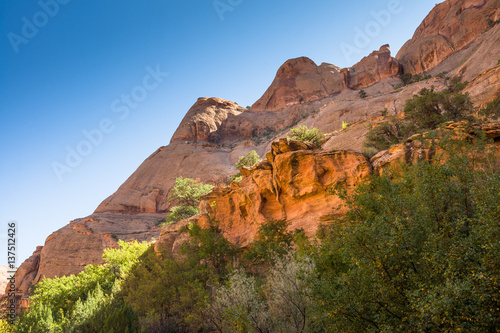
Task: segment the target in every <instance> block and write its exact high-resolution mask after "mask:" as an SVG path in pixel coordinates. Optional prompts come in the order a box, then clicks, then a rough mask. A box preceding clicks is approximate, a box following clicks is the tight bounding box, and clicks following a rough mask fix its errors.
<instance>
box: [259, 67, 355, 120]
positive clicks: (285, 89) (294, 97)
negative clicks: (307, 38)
mask: <svg viewBox="0 0 500 333" xmlns="http://www.w3.org/2000/svg"><path fill="white" fill-rule="evenodd" d="M344 88H345V86H344V83H343V81H342V76H341V75H340V68H338V67H336V66H334V65H330V64H322V65H321V66H317V65H316V64H315V63H314V61H312V60H311V59H309V58H306V57H301V58H296V59H291V60H288V61H287V62H285V63H284V64H283V65H282V66H281V67H280V68H279V69H278V72H277V73H276V77H275V79H274V81H273V82H272V83H271V86H270V87H269V88H268V89H267V91H266V92H265V93H264V95H263V96H262V97H261V98H260V99H259V100H258V101H257V102H255V104H254V105H253V106H252V110H256V111H280V110H283V109H284V108H286V107H289V106H292V105H297V104H300V103H303V102H310V101H315V100H319V99H322V98H325V97H327V96H330V95H332V94H335V93H338V92H341V91H342V90H343V89H344Z"/></svg>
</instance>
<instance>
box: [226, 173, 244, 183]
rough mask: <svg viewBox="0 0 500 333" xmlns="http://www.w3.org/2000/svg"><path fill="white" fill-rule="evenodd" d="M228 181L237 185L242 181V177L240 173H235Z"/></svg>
mask: <svg viewBox="0 0 500 333" xmlns="http://www.w3.org/2000/svg"><path fill="white" fill-rule="evenodd" d="M229 180H230V181H231V182H235V183H239V182H241V181H242V180H243V176H242V175H241V173H239V172H238V173H237V174H235V175H232V176H231V177H229Z"/></svg>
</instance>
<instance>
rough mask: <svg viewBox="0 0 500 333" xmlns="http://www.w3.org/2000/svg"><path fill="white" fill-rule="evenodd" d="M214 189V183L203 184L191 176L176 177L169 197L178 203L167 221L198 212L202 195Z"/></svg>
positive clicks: (181, 218) (187, 216)
mask: <svg viewBox="0 0 500 333" xmlns="http://www.w3.org/2000/svg"><path fill="white" fill-rule="evenodd" d="M212 189H213V185H209V184H203V183H201V182H198V181H196V180H194V179H191V178H184V177H178V178H176V179H175V184H174V187H173V188H172V190H171V191H170V195H169V198H168V199H169V201H170V202H176V203H177V205H176V206H173V207H172V208H170V212H169V213H168V214H167V217H166V218H165V221H166V222H165V223H166V224H171V223H175V222H179V221H180V220H183V219H187V218H189V217H191V216H194V215H196V214H198V213H199V209H198V206H199V204H200V197H201V196H202V195H205V194H207V193H208V192H210V191H211V190H212Z"/></svg>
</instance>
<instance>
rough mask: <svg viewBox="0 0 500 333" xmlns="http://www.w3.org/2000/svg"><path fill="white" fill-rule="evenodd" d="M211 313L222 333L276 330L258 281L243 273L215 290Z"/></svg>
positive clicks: (237, 271)
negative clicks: (261, 295) (261, 294)
mask: <svg viewBox="0 0 500 333" xmlns="http://www.w3.org/2000/svg"><path fill="white" fill-rule="evenodd" d="M207 314H208V317H209V318H210V321H211V322H212V324H213V325H214V327H215V328H216V330H217V331H218V332H221V333H232V332H235V333H237V332H252V331H254V332H270V331H271V328H272V327H271V318H270V316H269V314H268V311H267V306H266V304H265V302H264V300H262V299H261V298H260V297H259V291H258V287H257V282H256V279H255V277H252V276H249V275H247V274H246V273H245V271H243V270H236V271H235V272H233V273H232V274H231V275H230V276H229V280H228V282H227V283H226V284H225V285H222V286H221V287H219V288H217V289H216V290H215V292H214V297H213V301H212V302H211V303H210V305H209V306H208V308H207Z"/></svg>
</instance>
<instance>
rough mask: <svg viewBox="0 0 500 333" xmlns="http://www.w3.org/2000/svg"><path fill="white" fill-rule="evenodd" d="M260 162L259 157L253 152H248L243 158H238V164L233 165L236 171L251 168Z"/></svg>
mask: <svg viewBox="0 0 500 333" xmlns="http://www.w3.org/2000/svg"><path fill="white" fill-rule="evenodd" d="M259 162H260V156H259V154H257V152H256V151H255V150H252V151H250V152H249V153H248V154H246V155H245V156H240V157H239V159H238V162H237V163H236V164H235V165H234V167H235V168H236V169H240V168H242V167H253V166H254V165H255V164H257V163H259Z"/></svg>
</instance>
